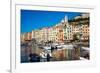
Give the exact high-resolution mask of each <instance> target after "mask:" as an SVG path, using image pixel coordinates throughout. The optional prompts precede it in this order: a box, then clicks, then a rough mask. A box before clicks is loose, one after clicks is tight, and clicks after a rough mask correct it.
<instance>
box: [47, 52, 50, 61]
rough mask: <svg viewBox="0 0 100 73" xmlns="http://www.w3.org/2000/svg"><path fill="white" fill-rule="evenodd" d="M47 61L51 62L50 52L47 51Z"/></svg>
mask: <svg viewBox="0 0 100 73" xmlns="http://www.w3.org/2000/svg"><path fill="white" fill-rule="evenodd" d="M47 61H48V62H49V61H50V54H49V53H47Z"/></svg>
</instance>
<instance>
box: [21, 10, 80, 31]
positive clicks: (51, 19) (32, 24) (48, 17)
mask: <svg viewBox="0 0 100 73" xmlns="http://www.w3.org/2000/svg"><path fill="white" fill-rule="evenodd" d="M65 15H67V17H68V20H71V19H73V18H74V17H75V16H78V15H81V13H79V12H58V11H57V12H56V11H43V10H42V11H39V10H38V11H37V10H21V33H25V32H31V31H32V30H36V29H40V28H43V27H52V26H54V25H56V24H57V23H59V22H61V20H62V19H63V18H64V17H65Z"/></svg>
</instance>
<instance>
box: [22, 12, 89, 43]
mask: <svg viewBox="0 0 100 73" xmlns="http://www.w3.org/2000/svg"><path fill="white" fill-rule="evenodd" d="M89 31H90V30H89V14H88V13H84V14H81V16H76V17H75V18H74V19H72V20H69V21H68V18H67V15H66V16H65V17H64V18H63V19H62V20H61V22H59V23H58V24H56V25H54V26H53V27H44V28H41V29H37V30H32V31H31V32H27V33H21V41H22V42H23V41H25V40H32V39H33V38H34V39H36V41H38V42H47V41H52V42H57V43H59V42H62V43H64V42H65V41H71V40H73V39H74V36H73V35H74V34H79V35H81V37H79V38H80V39H81V40H83V41H85V40H86V41H87V40H89Z"/></svg>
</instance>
